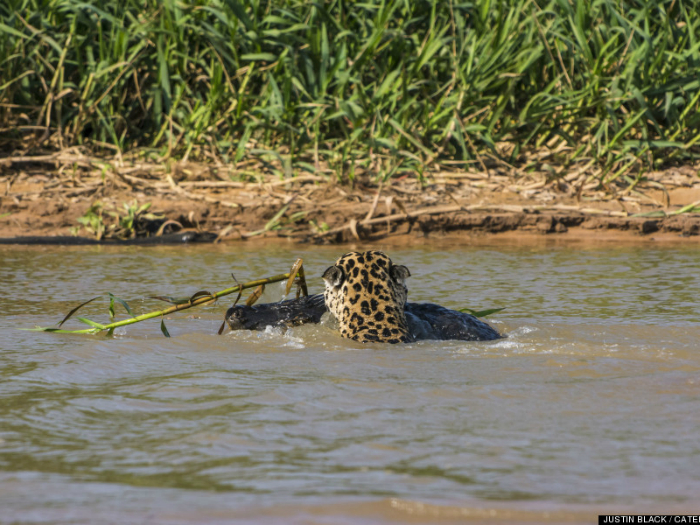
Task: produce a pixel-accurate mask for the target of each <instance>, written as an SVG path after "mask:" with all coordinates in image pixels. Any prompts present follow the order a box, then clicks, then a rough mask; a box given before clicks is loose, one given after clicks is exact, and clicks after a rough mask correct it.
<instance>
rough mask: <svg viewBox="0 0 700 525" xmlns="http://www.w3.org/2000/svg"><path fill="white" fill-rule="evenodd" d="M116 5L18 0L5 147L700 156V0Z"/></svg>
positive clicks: (399, 165)
mask: <svg viewBox="0 0 700 525" xmlns="http://www.w3.org/2000/svg"><path fill="white" fill-rule="evenodd" d="M101 4H103V2H97V1H95V0H82V1H79V0H4V2H2V4H1V5H0V128H2V131H1V132H0V133H2V139H3V140H4V143H5V145H6V146H5V147H4V149H6V150H7V149H8V148H12V147H16V146H17V145H18V144H19V145H22V146H23V147H26V145H27V143H28V142H30V139H31V137H38V136H40V135H41V134H42V133H43V130H41V129H37V128H34V126H41V127H48V128H49V132H50V137H51V141H50V143H51V144H57V145H58V146H64V147H65V146H72V145H78V144H87V145H89V146H90V147H92V148H107V149H108V150H110V151H111V152H114V150H117V151H119V152H122V153H128V152H134V151H139V152H141V153H144V154H146V155H154V156H155V155H157V156H159V157H160V158H163V157H165V156H170V155H172V156H174V157H176V158H182V157H186V158H190V159H195V158H196V159H200V160H206V159H210V158H212V157H214V158H217V159H221V160H223V161H224V162H230V163H233V162H238V161H242V160H249V159H256V160H258V161H262V162H269V163H272V165H274V167H275V168H276V170H277V172H278V173H279V174H280V176H290V175H291V174H292V173H293V172H298V171H299V170H307V171H310V172H313V171H315V170H316V169H317V168H318V167H319V166H323V167H325V168H330V170H332V172H334V173H335V174H336V175H337V176H338V177H342V178H345V177H350V178H352V177H353V176H354V175H355V174H356V173H359V172H369V173H370V174H371V175H372V176H373V177H377V178H388V177H391V176H396V175H400V174H405V173H410V174H415V175H416V176H419V177H421V176H423V174H425V173H427V172H429V171H430V170H432V169H436V168H439V167H440V166H451V167H454V166H460V165H461V166H467V165H471V164H474V165H475V166H476V167H477V168H479V167H481V166H483V165H489V164H493V163H494V162H500V163H501V165H502V162H506V163H509V164H511V165H513V166H516V167H517V168H520V169H521V170H528V169H542V168H543V163H544V161H542V159H538V158H536V157H535V156H533V155H532V154H533V152H538V151H541V150H542V148H543V147H548V148H549V149H550V151H556V153H554V154H553V155H551V156H550V157H549V158H548V159H546V163H548V164H556V165H557V166H563V167H570V166H573V165H578V166H582V165H587V164H589V163H590V165H591V166H595V167H597V168H600V170H598V171H597V172H596V173H597V176H598V177H600V178H601V179H603V180H611V179H613V178H615V177H617V176H619V175H621V174H623V173H625V172H626V171H628V170H635V172H637V173H641V172H643V171H644V170H647V169H650V168H653V167H659V166H660V165H663V164H665V163H668V162H687V161H689V160H693V159H697V158H698V156H699V155H700V0H688V1H682V0H671V1H666V2H653V1H647V2H645V1H617V0H597V1H595V0H594V1H583V0H550V1H547V0H537V1H534V0H531V1H527V0H510V1H496V0H485V1H478V0H477V1H462V0H442V1H440V2H434V3H433V2H427V1H414V0H403V1H399V0H396V1H391V0H386V1H380V0H367V1H365V2H349V1H343V0H335V1H333V0H331V1H325V2H316V3H308V2H302V1H294V0H269V1H267V2H265V1H255V0H199V1H195V2H178V1H172V0H170V1H168V0H166V1H164V2H156V1H153V0H150V1H149V0H124V1H121V2H107V3H106V5H104V6H101ZM496 159H498V160H496ZM545 168H546V166H545Z"/></svg>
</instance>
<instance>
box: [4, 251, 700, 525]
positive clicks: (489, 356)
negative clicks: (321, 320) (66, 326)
mask: <svg viewBox="0 0 700 525" xmlns="http://www.w3.org/2000/svg"><path fill="white" fill-rule="evenodd" d="M373 248H377V249H383V248H385V247H383V246H381V245H378V246H373ZM345 251H348V250H347V249H344V248H338V247H332V248H327V247H312V246H309V247H292V246H290V247H286V246H285V245H272V246H264V245H261V244H257V245H254V246H248V247H247V246H246V245H245V244H240V245H227V246H203V247H161V248H147V249H143V248H142V249H137V248H129V249H119V248H99V247H80V248H56V247H52V248H42V247H17V246H14V247H13V246H9V247H1V248H0V262H1V264H0V285H1V286H2V302H1V303H0V341H1V343H0V344H1V347H0V523H13V524H14V523H42V524H43V523H46V524H64V523H65V524H83V523H85V524H88V523H109V524H111V523H114V524H126V523H129V524H131V523H148V524H195V523H212V524H219V523H221V524H226V523H252V524H268V523H273V524H307V523H308V524H312V523H313V524H321V523H323V524H326V523H328V524H342V525H359V524H385V523H579V522H580V523H594V522H597V515H598V514H612V513H630V514H632V513H633V514H639V513H648V514H657V513H684V514H688V513H698V512H699V511H700V498H699V497H698V496H699V495H700V306H699V304H700V271H699V270H700V259H699V253H700V252H699V251H698V249H697V248H696V247H671V248H669V247H667V248H664V249H660V248H659V249H656V248H653V247H642V246H621V247H613V248H611V247H606V248H596V247H588V248H587V247H580V246H579V247H561V246H548V245H545V244H542V245H539V246H529V247H507V246H488V245H482V246H474V247H455V246H442V247H439V249H438V248H437V247H432V248H429V247H426V248H420V247H417V248H410V249H409V248H399V247H397V248H386V251H387V252H388V254H389V255H390V256H391V257H392V259H393V260H394V262H395V263H397V264H405V265H406V266H408V268H409V269H410V270H411V273H412V277H411V278H410V279H409V280H408V286H409V299H410V300H412V301H431V302H436V303H440V304H442V305H444V306H447V307H451V308H459V307H470V308H474V309H486V308H496V307H504V306H505V307H507V309H506V310H505V311H503V312H501V313H499V314H496V315H493V316H491V317H489V318H488V321H489V322H490V323H491V324H492V325H493V326H494V327H496V328H497V329H498V330H500V331H502V332H503V333H505V334H506V335H507V338H505V339H502V340H498V341H493V342H429V341H428V342H420V343H414V344H408V345H384V344H376V345H369V344H360V343H355V342H352V341H348V340H345V339H341V338H340V337H339V336H338V335H337V334H336V333H335V332H334V331H333V330H332V328H331V327H329V326H328V325H326V324H321V325H317V326H303V327H298V328H294V329H292V330H290V331H288V332H286V333H282V332H279V331H267V332H235V333H226V334H225V335H222V336H217V335H216V331H217V329H218V327H219V325H220V324H221V321H222V319H223V314H224V312H225V310H226V308H227V307H228V306H229V305H230V303H231V301H232V300H233V297H230V300H229V298H225V299H224V300H222V301H220V302H219V304H218V305H214V306H209V307H204V308H198V309H193V310H189V311H187V312H183V313H180V314H177V315H175V316H173V317H171V318H168V319H166V324H167V327H168V330H169V331H170V334H171V335H172V337H171V338H170V339H166V338H165V337H163V335H162V334H161V332H160V328H159V322H158V321H157V320H153V321H146V322H143V323H139V324H136V325H132V326H129V327H126V328H122V329H119V330H118V331H117V332H116V333H115V336H114V337H112V338H109V337H103V336H73V335H61V334H47V333H37V332H27V331H21V330H18V328H31V327H33V326H35V325H44V326H48V325H51V324H53V323H56V322H58V321H60V319H61V318H62V317H63V315H64V314H65V313H67V312H68V311H69V310H70V309H71V308H72V307H73V306H75V305H77V304H79V303H80V302H82V301H84V300H87V299H89V298H91V297H93V296H95V295H99V294H102V293H104V294H106V293H107V292H112V293H114V294H115V295H117V296H119V297H122V298H124V299H126V300H128V301H129V303H130V304H131V306H132V307H133V308H134V309H136V310H138V311H139V312H141V313H143V312H146V311H150V310H154V309H157V307H158V306H160V304H159V303H157V302H155V301H153V300H150V299H146V297H147V296H150V295H181V296H186V295H188V294H192V293H194V292H196V291H198V290H202V289H206V290H210V291H216V290H221V289H224V288H227V287H229V286H231V278H230V273H231V272H233V273H234V274H235V275H236V277H237V278H238V279H239V280H240V281H244V280H250V279H254V278H258V277H264V276H268V275H274V274H277V273H283V272H285V271H288V269H289V267H290V265H291V264H292V263H293V262H294V260H295V259H296V257H298V256H302V257H304V261H305V267H306V272H307V276H308V280H309V287H310V291H311V292H312V293H314V292H319V291H321V290H322V281H321V279H320V275H321V273H322V272H323V270H324V269H325V268H326V267H327V266H329V265H330V264H331V263H332V261H333V260H334V259H335V258H336V257H337V256H339V255H341V254H342V253H344V252H345ZM281 293H282V289H281V286H280V285H278V284H275V285H271V286H269V287H268V289H267V291H266V295H265V298H264V299H263V301H275V300H278V299H280V298H281ZM107 306H108V302H107V300H102V299H100V300H98V301H95V302H93V303H92V304H90V305H89V306H87V307H86V308H85V311H84V312H83V313H84V314H85V315H87V316H88V317H90V318H92V319H95V320H98V321H106V320H107V319H108V315H107ZM118 315H119V316H120V317H124V315H123V312H122V311H119V310H118ZM72 326H73V327H75V328H78V327H81V326H82V325H79V324H77V323H75V324H73V325H72Z"/></svg>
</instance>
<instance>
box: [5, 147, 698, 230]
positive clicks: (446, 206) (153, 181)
mask: <svg viewBox="0 0 700 525" xmlns="http://www.w3.org/2000/svg"><path fill="white" fill-rule="evenodd" d="M252 168H253V167H247V169H242V168H241V167H240V166H237V167H236V168H235V169H234V168H231V167H228V166H224V165H209V164H197V163H182V162H179V163H174V162H173V163H170V164H161V165H157V164H142V163H138V162H116V161H112V162H109V163H108V162H105V161H103V160H96V159H93V158H90V157H87V156H83V155H81V154H79V153H69V154H68V153H63V154H56V155H40V156H34V157H9V158H5V159H2V160H1V161H0V188H2V189H1V190H0V225H2V228H3V235H2V236H3V237H14V236H25V235H41V236H54V235H72V234H77V235H80V236H94V234H95V228H90V226H89V224H83V225H81V224H80V222H79V220H78V219H79V218H81V217H85V216H86V214H89V213H90V210H91V209H92V210H93V212H94V210H96V209H97V208H99V209H100V210H102V211H100V213H99V214H100V218H99V221H102V222H103V223H104V224H103V226H104V227H105V235H108V234H109V232H110V229H109V224H110V221H111V222H112V223H117V222H118V221H119V219H120V218H121V219H124V216H125V215H126V214H127V211H128V208H129V207H128V206H127V207H124V203H129V204H130V205H131V209H132V213H133V212H134V211H135V210H137V209H138V208H139V207H141V206H143V205H145V204H148V203H150V207H149V208H148V213H152V214H154V215H155V216H158V217H162V218H161V220H160V222H159V223H158V224H160V225H163V224H164V223H166V222H167V223H168V224H167V225H166V227H168V228H169V230H168V231H180V230H183V229H184V230H187V229H196V230H200V231H210V232H214V233H216V234H217V235H218V236H219V241H236V240H238V241H252V240H255V239H265V240H271V239H287V240H290V241H293V242H305V243H309V242H310V243H324V244H332V243H343V242H357V241H370V242H371V241H378V240H382V241H383V242H387V241H391V242H397V243H413V242H425V240H426V238H427V239H455V240H458V241H459V240H460V239H469V240H470V242H480V241H481V240H483V239H484V238H502V239H511V240H513V241H518V240H524V239H526V238H541V237H546V238H556V239H560V240H589V241H591V240H592V241H604V240H610V241H615V242H617V241H620V240H628V241H645V240H650V239H653V240H656V241H659V240H664V241H676V242H691V243H696V242H698V241H700V213H698V212H699V211H700V177H698V173H699V170H700V164H698V165H694V166H692V165H685V166H679V167H673V168H669V169H666V170H664V171H657V172H651V173H647V174H645V176H644V177H643V178H640V179H639V180H637V181H636V182H635V181H632V180H630V179H629V178H627V179H626V180H625V181H624V183H621V181H619V179H618V180H615V181H613V182H610V183H609V184H605V185H603V184H601V183H600V182H599V178H598V177H592V176H591V174H589V173H587V172H582V171H580V170H579V171H573V172H571V173H561V172H560V173H558V174H557V178H556V179H552V178H551V175H550V174H549V173H548V172H537V173H531V174H522V173H521V174H517V175H518V176H517V177H514V176H513V174H512V173H510V172H509V169H508V167H507V166H504V167H495V168H487V169H485V170H473V171H464V170H455V171H445V170H440V171H436V172H434V173H431V174H429V175H428V176H426V177H425V178H424V179H423V180H418V179H417V178H414V177H408V176H406V177H403V178H399V179H390V180H388V181H386V182H384V183H377V182H375V180H376V179H375V178H374V177H369V176H358V177H356V178H354V180H346V181H344V182H342V183H341V182H338V181H337V179H336V177H335V176H329V174H327V173H324V170H323V169H319V171H318V172H317V173H315V174H312V173H301V174H297V175H296V176H294V177H292V178H287V179H280V178H279V177H278V176H275V175H273V174H271V173H270V172H269V170H268V172H267V173H266V172H265V171H263V170H261V171H259V172H256V171H255V170H253V169H252ZM96 205H97V208H95V206H96ZM125 210H126V211H125ZM110 212H112V213H110ZM142 215H145V213H144V214H142ZM117 216H118V217H117ZM137 220H138V219H137ZM83 222H84V223H85V222H87V221H85V220H83Z"/></svg>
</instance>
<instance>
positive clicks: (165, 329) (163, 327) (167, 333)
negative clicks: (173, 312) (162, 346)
mask: <svg viewBox="0 0 700 525" xmlns="http://www.w3.org/2000/svg"><path fill="white" fill-rule="evenodd" d="M160 331H161V332H163V335H164V336H165V337H170V332H168V329H167V328H166V327H165V319H163V318H161V320H160Z"/></svg>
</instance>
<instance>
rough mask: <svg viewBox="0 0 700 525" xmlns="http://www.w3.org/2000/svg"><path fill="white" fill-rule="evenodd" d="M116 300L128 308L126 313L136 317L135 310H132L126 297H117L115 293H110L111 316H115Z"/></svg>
mask: <svg viewBox="0 0 700 525" xmlns="http://www.w3.org/2000/svg"><path fill="white" fill-rule="evenodd" d="M114 301H117V302H118V303H119V304H121V305H122V306H123V307H124V310H126V313H128V314H129V315H130V316H131V317H136V316H135V315H134V312H132V311H131V308H129V305H128V304H127V303H126V301H125V300H124V299H120V298H119V297H115V296H114V295H112V294H111V293H109V308H110V316H111V317H114Z"/></svg>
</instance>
